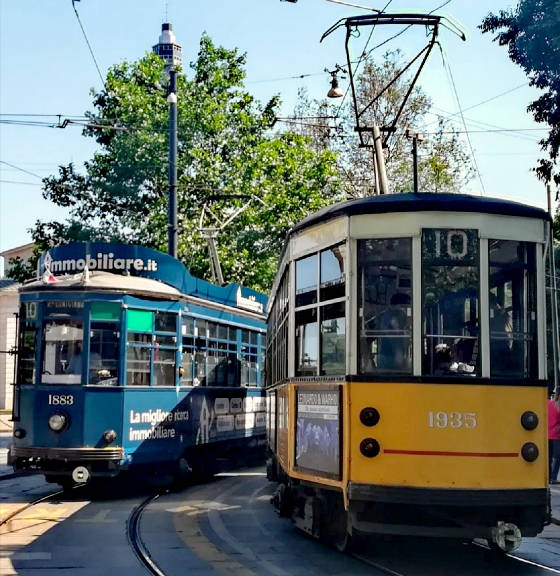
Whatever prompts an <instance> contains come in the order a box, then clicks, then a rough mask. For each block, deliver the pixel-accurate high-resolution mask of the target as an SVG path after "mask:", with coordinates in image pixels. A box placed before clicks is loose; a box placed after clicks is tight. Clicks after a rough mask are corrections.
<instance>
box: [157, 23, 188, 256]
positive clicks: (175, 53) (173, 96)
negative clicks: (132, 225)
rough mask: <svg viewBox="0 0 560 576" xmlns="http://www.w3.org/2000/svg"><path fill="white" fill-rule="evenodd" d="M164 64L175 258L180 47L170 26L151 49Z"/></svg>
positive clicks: (171, 244)
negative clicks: (166, 76) (178, 66)
mask: <svg viewBox="0 0 560 576" xmlns="http://www.w3.org/2000/svg"><path fill="white" fill-rule="evenodd" d="M153 51H154V53H156V54H157V55H158V56H159V57H160V58H162V59H163V60H164V62H165V71H166V73H168V74H169V89H168V93H167V103H168V104H169V224H168V242H167V244H168V248H167V251H168V253H169V255H170V256H173V258H177V71H176V70H175V66H176V65H177V64H179V65H180V64H181V62H182V58H181V46H179V44H177V42H176V41H175V34H173V30H172V27H171V24H169V23H165V24H162V25H161V35H160V37H159V42H158V43H157V44H156V45H155V46H154V47H153Z"/></svg>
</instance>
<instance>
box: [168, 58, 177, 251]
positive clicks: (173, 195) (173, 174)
mask: <svg viewBox="0 0 560 576" xmlns="http://www.w3.org/2000/svg"><path fill="white" fill-rule="evenodd" d="M176 84H177V71H176V70H175V69H174V68H171V69H170V70H169V94H168V96H167V103H168V104H169V233H168V250H167V251H168V252H169V255H170V256H172V257H173V258H177V85H176Z"/></svg>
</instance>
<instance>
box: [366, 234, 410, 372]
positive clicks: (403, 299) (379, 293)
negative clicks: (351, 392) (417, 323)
mask: <svg viewBox="0 0 560 576" xmlns="http://www.w3.org/2000/svg"><path fill="white" fill-rule="evenodd" d="M358 279H359V280H358V281H359V292H358V294H359V296H358V314H359V330H360V337H359V359H360V362H359V370H360V373H362V374H372V373H373V374H376V373H396V374H410V373H411V372H412V297H411V295H412V240H411V239H410V238H391V239H371V240H360V241H359V242H358Z"/></svg>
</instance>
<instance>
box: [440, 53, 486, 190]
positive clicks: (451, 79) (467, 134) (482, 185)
mask: <svg viewBox="0 0 560 576" xmlns="http://www.w3.org/2000/svg"><path fill="white" fill-rule="evenodd" d="M438 46H439V49H440V52H441V57H442V59H443V67H444V69H445V70H446V71H447V74H448V77H449V79H450V81H451V86H452V88H453V93H454V95H455V100H456V101H457V108H458V109H459V114H460V116H461V121H462V123H463V126H464V127H465V134H466V137H467V142H468V144H469V148H470V151H471V156H472V160H473V164H474V168H475V170H476V173H477V175H478V180H479V182H480V185H481V187H482V194H483V195H484V196H486V188H485V187H484V182H483V181H482V175H481V173H480V170H479V168H478V162H477V161H476V156H475V153H474V148H473V145H472V142H471V139H470V136H469V132H468V129H467V123H466V122H465V117H464V115H463V110H462V108H461V101H460V99H459V93H458V92H457V86H456V85H455V79H454V78H453V73H452V72H451V66H450V65H449V61H448V59H447V58H446V55H445V50H444V48H443V45H442V44H441V43H440V42H438Z"/></svg>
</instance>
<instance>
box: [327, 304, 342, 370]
mask: <svg viewBox="0 0 560 576" xmlns="http://www.w3.org/2000/svg"><path fill="white" fill-rule="evenodd" d="M345 350H346V319H345V317H344V302H337V303H336V304H331V305H329V306H323V307H322V308H321V374H325V375H327V376H331V375H337V374H344V372H345V366H346V355H345Z"/></svg>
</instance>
